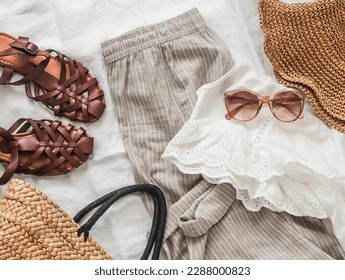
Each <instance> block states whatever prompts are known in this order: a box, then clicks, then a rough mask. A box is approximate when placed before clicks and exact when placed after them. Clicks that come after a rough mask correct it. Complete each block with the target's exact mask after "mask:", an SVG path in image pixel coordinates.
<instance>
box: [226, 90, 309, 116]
mask: <svg viewBox="0 0 345 280" xmlns="http://www.w3.org/2000/svg"><path fill="white" fill-rule="evenodd" d="M224 98H225V105H226V109H227V110H228V113H227V114H226V115H225V118H226V119H228V120H231V119H234V120H237V121H240V122H247V121H250V120H252V119H254V118H255V117H256V116H257V115H258V114H259V112H260V110H261V108H262V105H268V107H269V108H270V110H271V112H272V114H273V116H274V117H275V118H277V119H278V120H279V121H282V122H293V121H295V120H297V119H301V118H303V114H302V113H303V108H304V99H305V95H304V94H303V92H301V91H297V90H296V91H294V90H281V91H278V92H276V93H274V94H273V95H271V96H261V95H259V94H258V93H256V92H254V91H252V90H248V89H239V90H232V91H228V92H225V93H224Z"/></svg>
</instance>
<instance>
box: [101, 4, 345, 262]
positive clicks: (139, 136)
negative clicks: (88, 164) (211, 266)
mask: <svg viewBox="0 0 345 280" xmlns="http://www.w3.org/2000/svg"><path fill="white" fill-rule="evenodd" d="M102 49H103V54H104V57H105V60H106V64H107V71H108V81H109V87H110V91H111V95H112V97H113V99H114V102H115V105H116V109H117V116H118V120H119V125H120V129H121V133H122V135H123V139H124V143H125V146H126V149H127V152H128V155H129V158H130V160H131V162H132V164H133V168H134V172H135V179H136V182H137V183H150V184H155V185H158V186H159V187H160V188H161V189H162V190H163V192H164V194H165V196H166V198H167V204H168V207H169V209H168V218H167V224H166V229H165V242H164V245H163V246H164V251H165V254H166V256H167V258H168V259H344V256H345V254H344V252H343V250H342V249H341V247H340V245H339V244H338V242H337V240H336V239H335V237H334V236H332V235H331V234H329V233H328V231H327V229H326V228H325V226H324V224H323V223H322V222H321V221H320V220H318V219H314V218H309V217H292V216H290V215H288V214H286V213H276V212H273V211H270V210H268V209H266V208H265V209H262V210H260V211H258V212H250V211H248V210H247V209H245V208H244V206H243V204H242V203H241V202H240V201H237V200H236V192H235V189H234V188H233V187H232V186H231V185H229V184H220V185H212V184H210V183H208V182H207V181H205V180H204V179H203V178H202V177H201V176H200V175H185V174H183V173H181V172H180V171H179V170H178V169H177V168H176V167H175V166H174V165H172V164H170V163H168V162H166V161H164V160H162V159H161V155H162V153H163V152H164V149H165V147H166V145H167V144H168V142H169V141H170V140H171V139H172V138H173V136H174V135H175V134H176V133H177V132H178V131H179V129H180V128H181V127H182V125H183V123H184V122H185V121H186V120H187V119H189V117H190V114H191V112H192V110H193V107H194V105H195V102H196V95H195V93H196V91H197V89H198V88H199V87H200V86H202V85H203V84H206V83H210V82H212V81H215V80H217V79H218V78H220V77H221V76H222V75H224V74H225V73H226V72H228V71H229V70H230V69H231V68H232V67H233V66H234V64H235V63H234V61H233V59H232V57H231V54H230V52H229V50H228V47H227V46H226V45H225V43H224V42H223V41H222V39H221V38H220V37H219V36H218V35H217V34H216V33H215V32H214V31H213V30H211V29H210V28H208V27H207V25H206V24H205V21H204V20H203V18H202V16H201V15H200V13H199V11H198V10H197V9H196V8H195V9H192V10H189V11H187V12H185V13H183V14H181V15H179V16H176V17H174V18H171V19H168V20H166V21H164V22H160V23H156V24H153V25H148V26H144V27H141V28H137V29H134V30H132V31H130V32H127V33H125V34H123V35H121V36H119V37H117V38H114V39H111V40H109V41H106V42H104V43H103V44H102ZM210 106H212V104H210ZM148 199H149V198H148V197H147V196H143V201H144V203H145V206H146V207H147V208H148V210H149V212H150V213H151V214H152V208H151V207H152V205H151V203H149V200H148Z"/></svg>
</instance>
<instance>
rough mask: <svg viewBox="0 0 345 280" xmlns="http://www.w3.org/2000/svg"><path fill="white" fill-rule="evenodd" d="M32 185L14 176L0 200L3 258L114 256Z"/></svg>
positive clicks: (68, 258) (0, 248)
mask: <svg viewBox="0 0 345 280" xmlns="http://www.w3.org/2000/svg"><path fill="white" fill-rule="evenodd" d="M78 228H79V225H78V224H77V223H75V222H74V221H73V220H72V219H71V217H69V216H68V214H67V213H66V212H65V211H64V210H62V209H61V208H60V207H59V206H58V205H57V204H56V203H54V202H53V201H52V200H51V199H49V198H48V197H47V196H46V195H44V194H43V193H41V192H40V191H38V190H37V189H35V188H34V187H33V186H32V185H30V184H28V183H26V182H24V181H22V180H18V179H12V180H11V182H10V183H9V186H8V187H7V189H6V191H5V193H4V196H3V198H2V200H1V201H0V259H1V260H5V259H23V260H38V259H44V260H48V259H53V260H104V259H111V257H110V256H109V255H108V254H107V253H106V252H105V251H104V250H103V249H102V248H101V247H100V246H99V245H98V244H97V243H96V242H95V241H94V240H93V239H92V238H91V237H90V236H89V237H88V240H87V241H86V242H84V236H83V235H82V236H80V237H78V236H77V230H78Z"/></svg>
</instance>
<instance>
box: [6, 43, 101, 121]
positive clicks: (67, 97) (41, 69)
mask: <svg viewBox="0 0 345 280" xmlns="http://www.w3.org/2000/svg"><path fill="white" fill-rule="evenodd" d="M10 46H11V47H10V48H9V49H7V50H5V51H2V52H0V57H5V56H10V55H15V54H22V55H25V56H28V57H31V58H35V57H37V56H38V57H42V58H43V59H42V61H41V62H40V63H39V64H38V65H36V64H34V63H33V62H32V61H31V59H30V60H28V61H26V62H24V64H23V65H21V67H20V74H22V75H23V78H22V79H20V80H18V81H14V82H13V81H11V79H12V76H13V74H14V73H15V72H16V71H19V70H18V69H13V68H12V67H11V66H8V67H6V66H4V71H3V73H2V75H1V77H0V84H13V85H23V84H24V85H25V90H26V94H27V96H28V97H29V98H31V99H33V100H34V101H38V102H42V103H43V104H45V105H46V106H48V107H49V108H51V109H52V110H53V111H54V114H55V115H57V116H63V115H64V114H65V113H68V117H69V118H70V119H71V120H77V117H76V116H77V112H81V115H82V121H84V122H91V121H94V120H97V119H99V118H100V117H101V116H102V114H103V112H104V109H105V104H104V102H102V100H103V97H104V93H103V91H102V90H101V89H99V88H98V87H97V86H98V81H97V79H96V78H88V77H91V76H89V70H88V69H87V68H86V67H84V66H83V65H82V64H81V63H80V62H77V61H75V60H73V59H71V58H69V57H68V56H66V55H64V54H62V53H60V52H58V51H56V50H53V49H48V50H45V51H43V50H39V48H38V47H37V46H36V45H35V44H33V43H31V42H29V39H28V38H26V37H19V38H18V39H17V40H16V41H14V42H12V43H11V44H10ZM51 59H54V60H56V61H57V62H58V64H59V65H60V76H59V78H56V77H53V76H52V75H50V74H49V73H48V72H45V69H46V67H47V65H48V63H49V61H50V60H51Z"/></svg>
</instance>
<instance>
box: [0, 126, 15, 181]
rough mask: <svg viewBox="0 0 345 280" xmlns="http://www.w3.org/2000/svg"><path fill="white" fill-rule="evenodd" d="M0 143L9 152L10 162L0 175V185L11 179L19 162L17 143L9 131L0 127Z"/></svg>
mask: <svg viewBox="0 0 345 280" xmlns="http://www.w3.org/2000/svg"><path fill="white" fill-rule="evenodd" d="M3 143H4V144H3ZM0 145H1V148H2V149H5V150H7V151H8V152H10V154H11V162H10V164H9V165H8V166H7V167H6V169H5V172H4V173H3V174H2V175H1V177H0V185H3V184H6V183H7V182H8V181H9V180H10V179H11V177H12V175H13V174H14V172H15V171H16V169H17V166H18V162H19V158H18V143H17V141H16V139H14V137H13V136H12V135H11V133H9V132H8V131H7V130H5V129H3V128H1V127H0ZM0 159H1V158H0Z"/></svg>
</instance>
